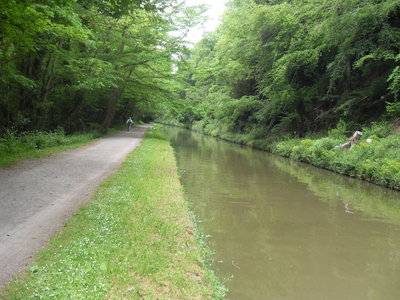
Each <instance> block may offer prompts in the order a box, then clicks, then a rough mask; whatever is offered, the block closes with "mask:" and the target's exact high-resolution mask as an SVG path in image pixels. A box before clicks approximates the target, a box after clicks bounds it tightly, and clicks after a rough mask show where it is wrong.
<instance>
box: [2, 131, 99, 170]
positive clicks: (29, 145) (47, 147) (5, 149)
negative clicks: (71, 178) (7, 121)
mask: <svg viewBox="0 0 400 300" xmlns="http://www.w3.org/2000/svg"><path fill="white" fill-rule="evenodd" d="M98 137H100V135H99V134H98V133H97V132H88V133H78V134H74V135H65V133H64V130H63V129H58V130H55V131H51V132H46V131H33V132H26V133H22V134H19V135H17V133H16V132H14V131H12V130H6V131H5V133H4V134H3V136H2V137H1V138H0V166H9V165H12V164H13V163H15V162H16V161H18V160H20V159H23V158H31V157H42V156H45V155H48V154H50V153H53V152H58V151H63V150H66V149H69V148H75V147H79V146H81V145H83V144H85V143H88V142H90V141H91V140H93V139H95V138H98Z"/></svg>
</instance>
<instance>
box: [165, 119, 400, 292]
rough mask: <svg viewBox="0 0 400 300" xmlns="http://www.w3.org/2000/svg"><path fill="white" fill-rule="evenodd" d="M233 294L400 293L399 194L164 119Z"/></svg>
mask: <svg viewBox="0 0 400 300" xmlns="http://www.w3.org/2000/svg"><path fill="white" fill-rule="evenodd" d="M163 131H164V133H165V135H166V136H168V138H169V139H170V141H171V144H172V145H173V147H174V148H175V152H176V157H177V162H178V167H179V169H180V172H181V181H182V184H183V186H184V189H185V194H186V197H187V199H188V201H189V203H190V205H191V207H192V209H193V210H194V212H195V214H196V215H197V216H198V218H199V220H200V222H201V223H200V226H201V227H202V229H203V231H204V233H205V234H207V235H210V238H209V240H208V242H209V245H210V247H211V249H212V250H213V251H214V252H215V255H214V269H215V270H216V272H217V274H218V276H219V277H220V278H221V279H222V280H227V281H226V285H227V287H228V288H229V293H228V295H227V296H228V298H229V299H240V300H242V299H271V300H279V299H284V300H303V299H304V300H330V299H332V300H339V299H340V300H346V299H348V300H358V299H359V300H366V299H371V300H372V299H376V300H382V299H385V300H391V299H393V300H398V299H400V197H399V196H400V193H399V192H396V191H391V190H387V189H384V188H381V187H378V186H375V185H372V184H369V183H365V182H361V181H359V180H355V179H351V178H348V177H344V176H340V175H337V174H334V173H332V172H329V171H325V170H320V169H317V168H314V167H312V166H308V165H305V164H300V163H296V162H292V161H289V160H287V159H283V158H280V157H276V156H273V155H270V154H268V153H265V152H261V151H257V150H252V149H249V148H245V147H240V146H237V145H234V144H230V143H226V142H223V141H219V140H216V139H213V138H210V137H207V136H203V135H200V134H197V133H194V132H190V131H187V130H182V129H177V128H170V127H165V128H164V129H163Z"/></svg>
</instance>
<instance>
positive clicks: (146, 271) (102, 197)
mask: <svg viewBox="0 0 400 300" xmlns="http://www.w3.org/2000/svg"><path fill="white" fill-rule="evenodd" d="M196 232H197V231H196V229H195V226H194V224H193V222H192V221H191V219H190V217H189V213H188V208H187V204H186V202H185V200H184V197H183V192H182V188H181V185H180V182H179V178H178V175H177V170H176V162H175V158H174V155H173V150H172V147H171V146H170V145H169V143H168V142H167V141H165V140H163V139H162V136H160V135H159V134H158V133H157V132H156V131H155V130H149V132H148V134H147V137H146V139H145V140H144V141H143V142H142V144H141V146H140V147H139V148H137V149H136V150H135V151H134V152H133V153H131V154H130V155H129V156H128V158H127V160H126V161H125V162H124V163H123V164H122V166H121V168H120V169H119V171H118V172H117V173H115V174H114V175H112V176H111V177H109V178H108V179H107V180H106V182H104V183H103V184H102V185H101V186H100V187H99V188H98V189H97V190H96V192H95V194H94V196H93V202H91V204H89V205H87V206H85V207H82V208H81V209H80V210H79V211H78V212H77V213H76V214H75V215H74V217H73V218H72V219H71V220H70V221H68V222H67V223H66V224H65V228H64V230H63V231H62V232H61V233H60V234H58V235H57V236H55V237H54V238H52V239H51V241H50V244H49V247H48V249H46V250H44V251H41V252H39V253H38V254H37V259H36V260H35V262H34V264H33V265H32V266H31V267H30V270H29V272H28V274H27V275H26V276H20V277H21V278H20V279H15V280H14V281H13V282H12V283H11V284H10V285H9V286H7V287H6V289H5V290H4V291H3V293H2V294H0V298H1V297H3V298H5V299H52V298H54V299H109V298H111V299H125V298H129V299H208V298H214V299H220V298H223V295H224V292H225V289H224V288H223V287H222V286H221V285H220V283H219V282H218V280H217V278H216V277H215V275H214V273H213V272H212V271H211V270H210V269H208V267H207V263H206V260H207V257H208V255H209V252H208V250H207V248H206V247H205V246H204V243H202V242H201V240H199V239H198V236H197V235H196Z"/></svg>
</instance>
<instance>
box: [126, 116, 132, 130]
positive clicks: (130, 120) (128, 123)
mask: <svg viewBox="0 0 400 300" xmlns="http://www.w3.org/2000/svg"><path fill="white" fill-rule="evenodd" d="M132 123H133V121H132V118H131V117H129V119H128V120H126V125H127V126H128V131H131V126H132Z"/></svg>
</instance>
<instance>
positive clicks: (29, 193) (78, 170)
mask: <svg viewBox="0 0 400 300" xmlns="http://www.w3.org/2000/svg"><path fill="white" fill-rule="evenodd" d="M147 127H148V126H139V127H137V128H134V129H133V130H132V131H131V132H122V133H119V134H116V135H113V136H111V137H108V138H105V139H101V140H99V141H97V142H94V143H92V144H89V145H87V146H84V147H82V148H79V149H75V150H69V151H66V152H63V153H59V154H57V155H54V156H52V157H49V158H44V159H31V160H26V161H23V162H21V163H18V164H17V165H15V166H12V167H9V168H0V287H2V286H3V285H4V284H5V283H7V282H8V281H10V279H11V277H12V275H13V274H15V273H17V272H18V271H20V270H22V269H24V267H26V266H27V265H28V264H29V262H30V260H31V258H32V255H33V253H34V252H35V251H37V250H39V249H41V248H42V247H43V246H44V245H45V244H46V241H47V240H48V239H49V237H50V236H51V235H53V234H54V233H56V232H57V231H58V230H59V229H60V227H61V225H62V224H63V222H64V221H65V220H66V219H68V218H69V217H70V216H71V214H72V213H73V212H74V211H75V210H76V209H77V208H78V207H79V206H80V205H81V204H82V203H84V202H85V201H87V200H88V198H89V195H90V194H91V193H92V192H93V190H94V189H95V187H96V186H97V185H99V184H100V183H101V182H102V181H103V180H104V179H105V178H106V177H107V176H108V175H109V174H110V173H111V172H113V171H114V170H115V169H116V168H117V167H118V166H119V164H120V163H121V162H122V160H123V159H124V158H125V157H126V155H127V154H128V153H130V152H131V151H132V150H133V149H134V148H136V147H137V146H138V145H139V144H140V141H141V140H142V138H143V134H144V132H145V130H146V128H147Z"/></svg>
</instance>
